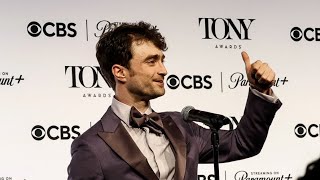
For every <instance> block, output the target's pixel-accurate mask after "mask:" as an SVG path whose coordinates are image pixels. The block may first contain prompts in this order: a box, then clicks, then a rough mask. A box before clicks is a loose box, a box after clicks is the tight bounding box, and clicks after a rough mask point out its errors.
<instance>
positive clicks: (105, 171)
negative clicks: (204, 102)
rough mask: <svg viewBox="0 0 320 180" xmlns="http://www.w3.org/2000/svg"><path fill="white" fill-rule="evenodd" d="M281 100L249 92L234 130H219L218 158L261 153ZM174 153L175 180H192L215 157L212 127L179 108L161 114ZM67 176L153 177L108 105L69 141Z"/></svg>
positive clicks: (85, 179) (73, 179) (74, 179)
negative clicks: (185, 118) (189, 117)
mask: <svg viewBox="0 0 320 180" xmlns="http://www.w3.org/2000/svg"><path fill="white" fill-rule="evenodd" d="M280 106H281V102H280V101H278V102H277V103H275V104H274V103H269V102H267V101H265V100H263V99H261V98H260V97H257V96H255V95H254V94H253V93H252V92H251V91H250V92H249V96H248V100H247V104H246V108H245V111H244V115H243V117H242V118H241V120H240V123H239V124H238V126H237V128H236V129H235V130H231V131H226V130H219V138H220V140H219V141H220V149H219V150H220V151H219V153H220V154H219V162H227V161H234V160H239V159H243V158H248V157H251V156H254V155H256V154H258V153H259V152H260V150H261V149H262V146H263V144H264V142H265V140H266V137H267V133H268V130H269V127H270V125H271V122H272V120H273V118H274V115H275V113H276V111H277V110H278V109H279V108H280ZM160 116H161V119H162V122H163V125H164V130H165V134H166V136H167V137H168V139H169V140H170V143H171V147H172V148H173V151H174V155H175V158H176V163H175V175H174V178H175V179H176V180H189V179H190V180H196V179H197V167H198V163H207V162H213V153H212V147H211V131H210V130H208V129H204V128H202V127H200V126H198V125H197V124H195V123H186V122H185V121H183V119H182V116H181V114H180V113H178V112H164V113H160ZM71 154H72V159H71V162H70V165H69V167H68V175H69V176H68V179H69V180H90V179H92V180H93V179H94V180H103V179H104V180H117V179H121V180H142V179H147V180H155V179H158V178H157V176H156V174H155V173H154V172H153V171H152V169H151V167H150V166H149V164H148V162H147V159H146V158H145V157H144V156H143V154H142V153H141V151H140V150H139V148H138V147H137V146H136V144H135V142H134V141H133V140H132V138H131V137H130V135H129V134H128V132H127V131H126V130H125V128H124V127H123V125H122V124H121V120H120V119H119V118H118V117H117V116H116V115H115V114H114V113H113V111H112V110H111V108H110V107H109V109H108V110H107V112H106V113H105V114H104V115H103V117H102V118H101V120H100V121H98V122H97V123H96V124H95V125H94V126H92V127H91V128H90V129H88V130H87V131H86V132H85V133H83V134H82V135H81V136H79V137H78V138H76V139H75V140H74V142H73V143H72V145H71Z"/></svg>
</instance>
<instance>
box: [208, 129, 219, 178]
mask: <svg viewBox="0 0 320 180" xmlns="http://www.w3.org/2000/svg"><path fill="white" fill-rule="evenodd" d="M210 129H211V144H212V146H213V165H214V179H215V180H220V178H219V133H218V129H216V128H210Z"/></svg>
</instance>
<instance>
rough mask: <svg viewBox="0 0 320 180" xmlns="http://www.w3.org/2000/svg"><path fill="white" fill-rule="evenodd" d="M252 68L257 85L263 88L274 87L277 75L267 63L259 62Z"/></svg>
mask: <svg viewBox="0 0 320 180" xmlns="http://www.w3.org/2000/svg"><path fill="white" fill-rule="evenodd" d="M251 68H252V69H251V70H252V71H251V73H252V74H251V75H252V78H253V79H255V81H256V83H257V85H259V86H261V87H263V88H269V87H271V86H272V84H273V82H274V80H275V73H274V71H273V70H272V69H271V68H270V66H269V65H268V64H267V63H263V62H262V61H260V60H258V61H256V62H255V63H253V64H252V65H251Z"/></svg>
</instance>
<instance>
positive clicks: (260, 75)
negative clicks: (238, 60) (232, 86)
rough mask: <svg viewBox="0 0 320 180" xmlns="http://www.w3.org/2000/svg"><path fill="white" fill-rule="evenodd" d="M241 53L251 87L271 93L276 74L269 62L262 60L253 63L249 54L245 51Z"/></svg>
mask: <svg viewBox="0 0 320 180" xmlns="http://www.w3.org/2000/svg"><path fill="white" fill-rule="evenodd" d="M241 55H242V59H243V62H244V64H245V67H246V73H247V77H248V80H249V83H250V85H251V87H252V88H254V89H257V90H258V91H260V92H262V93H265V94H268V95H270V94H271V86H272V85H273V83H274V81H275V76H276V75H275V73H274V71H273V70H272V69H271V68H270V67H269V65H268V64H267V63H264V62H262V61H260V60H257V61H256V62H254V63H252V64H251V62H250V57H249V55H248V54H247V53H246V52H244V51H243V52H242V53H241Z"/></svg>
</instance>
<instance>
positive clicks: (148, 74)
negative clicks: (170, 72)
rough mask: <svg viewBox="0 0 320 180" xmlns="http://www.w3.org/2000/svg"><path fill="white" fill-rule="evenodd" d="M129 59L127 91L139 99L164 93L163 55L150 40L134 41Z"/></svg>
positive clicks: (150, 97) (164, 70)
mask: <svg viewBox="0 0 320 180" xmlns="http://www.w3.org/2000/svg"><path fill="white" fill-rule="evenodd" d="M131 52H132V59H131V60H130V61H129V63H130V68H129V70H128V71H129V77H128V78H127V82H126V87H127V90H128V92H129V93H130V94H131V95H133V96H135V97H137V98H139V99H141V100H150V99H154V98H157V97H159V96H162V95H164V93H165V89H164V76H165V75H166V74H167V70H166V68H165V66H164V64H163V62H164V55H163V53H162V51H161V50H160V49H158V48H157V47H156V46H155V45H154V44H153V43H152V42H150V41H135V42H133V43H132V47H131Z"/></svg>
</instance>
